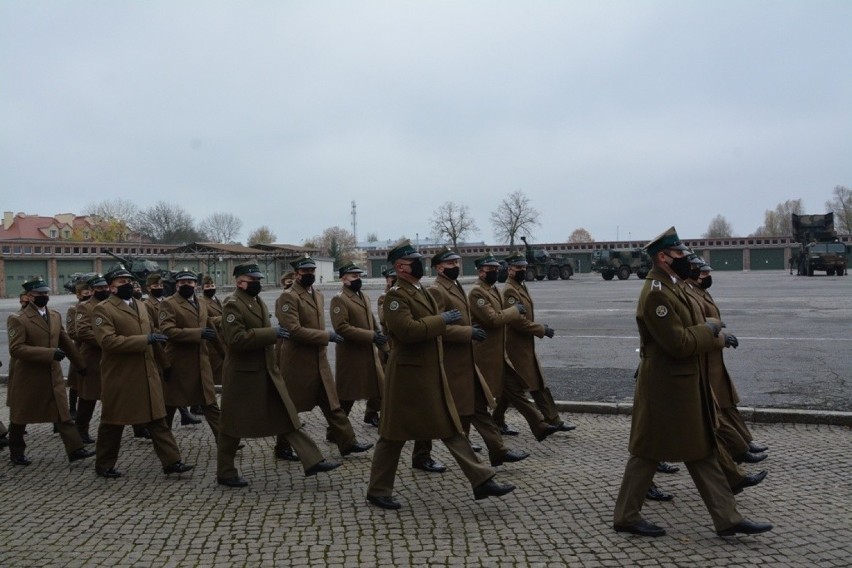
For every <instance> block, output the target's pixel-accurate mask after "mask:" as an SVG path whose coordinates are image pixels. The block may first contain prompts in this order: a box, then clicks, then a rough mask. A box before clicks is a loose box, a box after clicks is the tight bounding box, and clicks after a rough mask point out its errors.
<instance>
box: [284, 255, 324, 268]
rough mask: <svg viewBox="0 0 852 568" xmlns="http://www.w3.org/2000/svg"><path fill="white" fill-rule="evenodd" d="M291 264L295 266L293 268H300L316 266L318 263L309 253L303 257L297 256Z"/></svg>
mask: <svg viewBox="0 0 852 568" xmlns="http://www.w3.org/2000/svg"><path fill="white" fill-rule="evenodd" d="M290 266H292V267H293V270H299V269H300V268H316V267H317V263H316V262H314V259H312V258H311V257H310V256H309V255H307V254H306V255H305V256H303V257H302V258H297V259H296V260H294V261H293V262H291V263H290Z"/></svg>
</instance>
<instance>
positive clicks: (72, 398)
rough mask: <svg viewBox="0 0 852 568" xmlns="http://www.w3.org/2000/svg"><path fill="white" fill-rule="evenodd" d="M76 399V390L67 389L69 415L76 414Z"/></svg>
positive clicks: (72, 388)
mask: <svg viewBox="0 0 852 568" xmlns="http://www.w3.org/2000/svg"><path fill="white" fill-rule="evenodd" d="M78 398H79V397H78V395H77V389H75V388H74V387H71V388H70V389H68V410H69V411H70V412H71V414H74V413H75V412H77V399H78Z"/></svg>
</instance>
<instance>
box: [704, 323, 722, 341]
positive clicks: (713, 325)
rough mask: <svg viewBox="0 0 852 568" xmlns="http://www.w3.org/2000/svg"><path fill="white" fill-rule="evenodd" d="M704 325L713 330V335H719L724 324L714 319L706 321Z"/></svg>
mask: <svg viewBox="0 0 852 568" xmlns="http://www.w3.org/2000/svg"><path fill="white" fill-rule="evenodd" d="M704 325H706V326H707V327H709V328H710V331H712V332H713V337H719V332H720V331H722V326H721V325H719V324H718V323H716V322H714V321H705V322H704Z"/></svg>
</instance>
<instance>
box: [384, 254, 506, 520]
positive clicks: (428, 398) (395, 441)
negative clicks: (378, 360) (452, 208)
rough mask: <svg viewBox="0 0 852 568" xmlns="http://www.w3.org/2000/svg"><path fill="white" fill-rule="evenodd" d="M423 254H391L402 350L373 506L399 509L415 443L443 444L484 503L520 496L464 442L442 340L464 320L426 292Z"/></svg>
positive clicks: (393, 331)
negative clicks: (400, 484) (403, 473)
mask: <svg viewBox="0 0 852 568" xmlns="http://www.w3.org/2000/svg"><path fill="white" fill-rule="evenodd" d="M421 257H422V255H421V254H420V253H418V252H417V251H416V250H415V249H414V247H412V246H411V243H410V242H408V241H407V240H406V241H403V242H401V243H399V244H398V245H396V246H395V247H393V248H392V249H391V250H390V251H389V252H388V263H390V264H392V265H393V266H394V269H395V270H396V273H397V285H396V286H394V287H393V288H391V289H390V290H389V291H388V293H387V296H386V298H385V306H384V308H385V322H386V323H387V326H388V333H389V336H390V338H391V339H392V341H393V342H394V347H393V349H392V350H391V352H390V358H389V359H388V364H387V368H386V372H385V390H384V393H383V396H382V420H381V422H380V424H379V436H380V438H379V441H378V443H377V444H376V449H375V451H374V452H373V463H372V467H371V471H370V484H369V487H368V488H367V501H368V502H369V503H370V504H372V505H375V506H377V507H381V508H384V509H399V508H400V507H401V505H400V503H399V501H397V500H396V499H394V497H393V486H394V479H395V478H396V470H397V467H398V465H399V456H400V453H401V452H402V448H403V446H404V445H405V442H406V441H407V440H432V439H441V440H442V441H443V442H444V445H445V446H446V447H447V449H448V450H449V451H450V453H451V454H452V456H453V458H454V459H455V460H456V462H457V463H458V465H459V467H460V468H461V470H462V472H463V473H464V475H465V476H466V477H467V478H468V480H469V481H470V484H471V486H472V487H473V488H474V497H475V498H476V499H484V498H486V497H490V496H501V495H505V494H506V493H509V492H510V491H512V490H514V489H515V487H514V486H513V485H500V484H498V483H497V482H495V481H494V479H493V477H494V470H493V469H492V468H491V467H489V466H486V465H484V464H482V463H480V462H479V460H477V459H476V454H474V453H473V450H472V449H471V447H470V443H468V440H467V438H466V437H465V436H464V433H463V432H464V431H463V429H462V425H461V422H460V421H459V416H458V413H457V412H456V408H455V404H454V403H453V396H452V392H451V391H450V386H449V384H448V383H447V376H446V374H445V373H444V366H443V361H442V360H443V351H442V346H441V336H442V335H443V334H444V333H445V332H446V330H447V325H448V324H450V323H454V322H457V321H459V320H460V319H461V313H460V312H459V311H458V310H450V311H447V312H443V313H440V312H439V311H438V306H437V304H436V303H435V300H434V298H432V296H431V295H430V294H429V293H428V292H427V291H426V290H425V289H424V288H423V286H422V285H421V283H420V279H421V278H422V277H423V262H422V260H421Z"/></svg>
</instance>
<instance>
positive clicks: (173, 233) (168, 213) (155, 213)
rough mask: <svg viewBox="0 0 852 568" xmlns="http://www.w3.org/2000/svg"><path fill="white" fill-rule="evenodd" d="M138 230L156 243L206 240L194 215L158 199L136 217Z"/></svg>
mask: <svg viewBox="0 0 852 568" xmlns="http://www.w3.org/2000/svg"><path fill="white" fill-rule="evenodd" d="M135 225H136V227H137V230H138V231H139V233H140V234H141V235H143V236H144V237H146V238H148V239H151V241H153V242H155V243H168V244H180V243H189V242H194V241H200V240H204V235H202V234H201V233H200V232H199V231H198V230H197V229H196V228H195V221H194V220H193V218H192V215H190V214H189V213H187V212H186V210H184V209H183V208H182V207H180V206H178V205H175V204H173V203H166V202H165V201H158V202H157V203H156V204H155V205H153V206H151V207H149V208H148V209H144V210H142V211H141V212H140V213H139V215H137V217H136V221H135Z"/></svg>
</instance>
